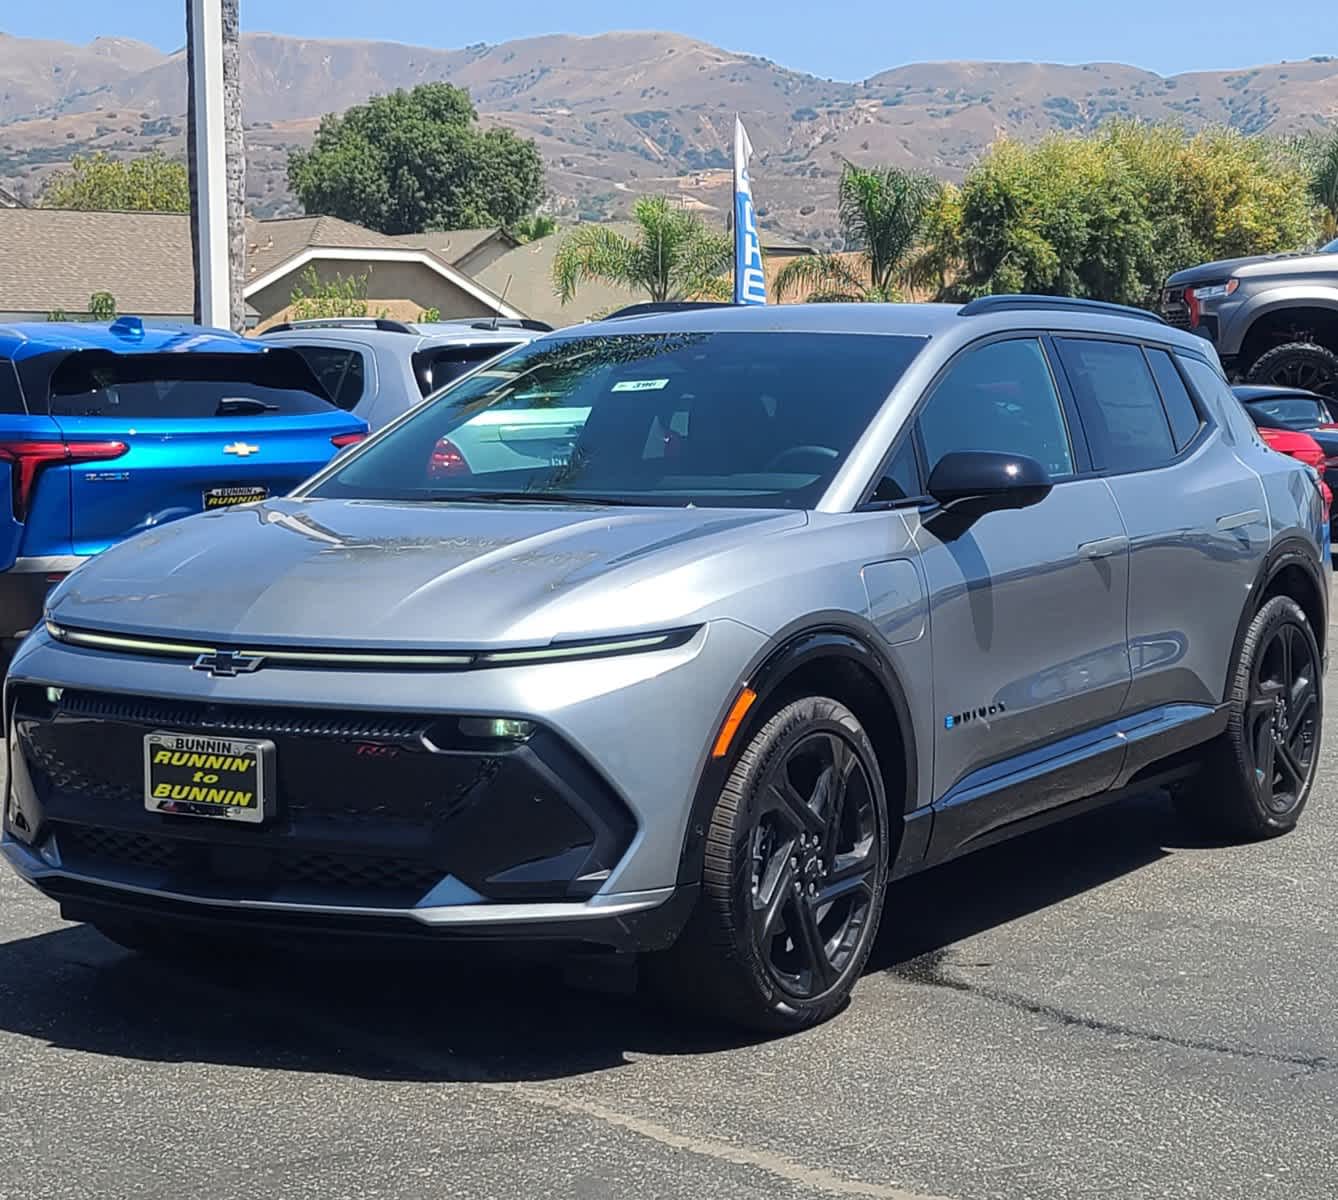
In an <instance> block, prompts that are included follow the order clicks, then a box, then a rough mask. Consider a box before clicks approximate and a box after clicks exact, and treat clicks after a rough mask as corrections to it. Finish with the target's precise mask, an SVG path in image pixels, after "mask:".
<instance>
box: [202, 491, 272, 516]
mask: <svg viewBox="0 0 1338 1200" xmlns="http://www.w3.org/2000/svg"><path fill="white" fill-rule="evenodd" d="M268 499H269V488H267V487H216V488H210V489H209V490H208V491H207V492H205V494H204V511H205V512H208V511H209V510H210V509H211V508H232V507H233V506H234V505H236V504H254V503H255V502H256V501H257V500H268Z"/></svg>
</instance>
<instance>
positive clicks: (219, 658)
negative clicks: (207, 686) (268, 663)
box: [192, 650, 265, 679]
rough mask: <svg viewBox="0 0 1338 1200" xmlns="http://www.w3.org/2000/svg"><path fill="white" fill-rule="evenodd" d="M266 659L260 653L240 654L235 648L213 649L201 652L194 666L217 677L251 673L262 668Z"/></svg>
mask: <svg viewBox="0 0 1338 1200" xmlns="http://www.w3.org/2000/svg"><path fill="white" fill-rule="evenodd" d="M264 662H265V660H264V659H263V658H262V657H261V656H260V655H258V654H238V653H237V652H236V651H235V650H211V651H209V653H208V654H201V655H200V657H199V658H197V659H196V660H195V662H194V663H193V664H192V667H193V669H194V670H196V671H208V672H209V674H210V675H212V676H214V678H215V679H217V678H219V677H220V676H232V675H249V674H250V673H251V672H252V671H258V670H260V668H261V666H262V665H263V664H264Z"/></svg>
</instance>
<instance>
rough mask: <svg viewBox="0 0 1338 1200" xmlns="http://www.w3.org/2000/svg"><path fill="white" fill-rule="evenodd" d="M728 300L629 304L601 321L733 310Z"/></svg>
mask: <svg viewBox="0 0 1338 1200" xmlns="http://www.w3.org/2000/svg"><path fill="white" fill-rule="evenodd" d="M733 307H734V304H733V302H732V301H728V300H658V301H653V302H651V303H649V304H629V305H628V306H627V307H626V308H620V309H619V310H618V311H617V312H611V313H609V314H608V316H606V317H601V318H600V320H603V321H620V320H622V318H623V317H648V316H651V315H653V314H655V313H675V312H697V311H698V310H701V309H707V308H733Z"/></svg>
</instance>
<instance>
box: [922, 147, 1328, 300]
mask: <svg viewBox="0 0 1338 1200" xmlns="http://www.w3.org/2000/svg"><path fill="white" fill-rule="evenodd" d="M1307 182H1308V181H1307V177H1306V175H1305V173H1304V172H1303V170H1302V169H1301V166H1300V165H1299V163H1298V161H1297V159H1296V157H1295V156H1294V155H1293V154H1291V153H1289V152H1288V150H1287V149H1286V148H1285V147H1284V146H1282V145H1280V144H1279V143H1278V142H1276V141H1273V140H1271V139H1267V138H1261V137H1247V136H1245V135H1243V134H1240V133H1238V132H1235V131H1233V130H1227V129H1209V130H1205V131H1202V132H1200V133H1197V134H1194V135H1190V134H1188V133H1186V132H1185V131H1184V130H1182V129H1179V128H1177V127H1174V126H1156V125H1145V124H1141V123H1139V122H1136V121H1116V122H1112V123H1111V124H1109V125H1106V126H1104V127H1103V128H1102V129H1101V130H1099V131H1098V132H1097V133H1095V134H1092V135H1089V136H1079V135H1068V134H1055V135H1051V136H1050V137H1047V138H1044V139H1043V140H1042V141H1041V142H1039V143H1038V144H1037V145H1034V146H1024V145H1022V144H1021V143H1019V142H1016V141H1012V140H1010V139H1002V140H1000V141H998V142H996V143H995V144H994V145H993V146H992V147H991V148H990V150H989V152H988V153H987V154H986V155H985V156H984V158H982V159H981V161H980V162H979V163H977V164H976V166H975V167H973V168H972V169H971V171H970V172H969V173H968V175H967V178H966V181H965V183H964V184H963V186H962V190H961V202H960V212H959V219H958V223H957V224H956V227H955V228H945V229H940V230H938V231H937V233H936V235H935V236H936V238H937V239H938V245H939V248H940V262H941V265H942V266H943V277H944V279H945V282H946V287H945V288H944V294H945V295H947V296H950V297H952V298H958V299H961V298H967V297H970V296H977V295H984V294H988V293H991V292H1040V293H1046V294H1054V295H1070V296H1083V297H1091V298H1094V299H1101V300H1111V301H1115V302H1117V303H1122V304H1135V305H1147V304H1151V303H1152V301H1153V298H1154V297H1155V295H1156V293H1157V290H1158V288H1159V287H1160V286H1161V283H1162V281H1163V280H1164V279H1165V278H1166V276H1167V275H1169V274H1170V273H1171V272H1173V271H1176V270H1179V269H1180V268H1181V267H1186V266H1191V265H1193V264H1195V263H1199V262H1207V261H1210V260H1215V259H1221V258H1233V257H1238V256H1242V255H1248V254H1266V253H1272V252H1274V251H1283V250H1292V249H1297V248H1300V247H1303V246H1305V245H1307V244H1309V243H1310V242H1311V241H1312V240H1313V238H1314V234H1315V223H1314V208H1313V205H1312V203H1311V199H1310V194H1309V192H1308V189H1307ZM948 260H951V261H948Z"/></svg>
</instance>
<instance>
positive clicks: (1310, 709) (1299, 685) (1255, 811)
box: [1177, 596, 1324, 839]
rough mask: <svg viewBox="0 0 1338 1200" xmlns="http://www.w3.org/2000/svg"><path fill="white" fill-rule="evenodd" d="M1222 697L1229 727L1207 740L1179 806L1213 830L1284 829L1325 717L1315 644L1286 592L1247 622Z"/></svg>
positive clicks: (1223, 833)
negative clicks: (1199, 771) (1215, 738)
mask: <svg viewBox="0 0 1338 1200" xmlns="http://www.w3.org/2000/svg"><path fill="white" fill-rule="evenodd" d="M1227 701H1228V705H1229V709H1230V718H1229V721H1228V724H1227V731H1226V733H1225V734H1223V735H1222V737H1221V739H1220V740H1218V741H1215V742H1213V743H1211V744H1210V745H1209V747H1208V749H1207V759H1206V761H1205V763H1204V771H1203V773H1202V775H1201V776H1200V777H1198V778H1196V779H1194V780H1193V781H1191V783H1190V784H1189V785H1187V786H1186V787H1185V788H1184V789H1183V790H1182V792H1181V793H1180V794H1179V796H1178V797H1177V800H1178V803H1179V807H1180V808H1181V811H1182V812H1183V813H1184V815H1186V816H1187V817H1188V818H1190V819H1191V820H1192V821H1193V822H1194V823H1195V824H1197V825H1198V826H1200V827H1201V828H1203V829H1204V830H1205V831H1207V832H1208V833H1210V834H1212V835H1214V836H1219V837H1229V838H1245V839H1256V838H1266V837H1276V836H1277V835H1278V834H1282V833H1287V832H1289V831H1290V830H1292V829H1294V828H1295V827H1296V823H1297V821H1298V820H1300V817H1301V811H1302V810H1303V809H1304V808H1305V805H1306V801H1307V800H1308V799H1309V798H1310V790H1311V787H1312V786H1313V784H1314V782H1315V768H1316V767H1317V766H1318V764H1319V739H1320V731H1321V729H1322V727H1323V719H1324V692H1323V670H1322V663H1321V658H1320V652H1319V645H1318V643H1317V642H1316V640H1315V634H1314V631H1313V630H1312V629H1311V628H1310V622H1309V621H1308V620H1307V619H1306V615H1305V613H1304V612H1303V611H1302V609H1301V606H1300V605H1299V604H1297V603H1296V601H1295V600H1293V599H1291V598H1290V597H1289V596H1275V597H1274V598H1273V599H1272V600H1270V601H1269V602H1268V603H1267V604H1265V605H1264V606H1263V608H1261V609H1260V610H1259V612H1258V613H1256V614H1255V617H1254V619H1253V620H1252V621H1251V622H1250V627H1249V629H1248V630H1247V631H1246V634H1245V639H1244V641H1243V642H1242V643H1241V649H1240V655H1239V657H1238V659H1237V661H1236V664H1235V666H1234V668H1233V672H1232V677H1231V680H1230V693H1229V695H1228V698H1227Z"/></svg>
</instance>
